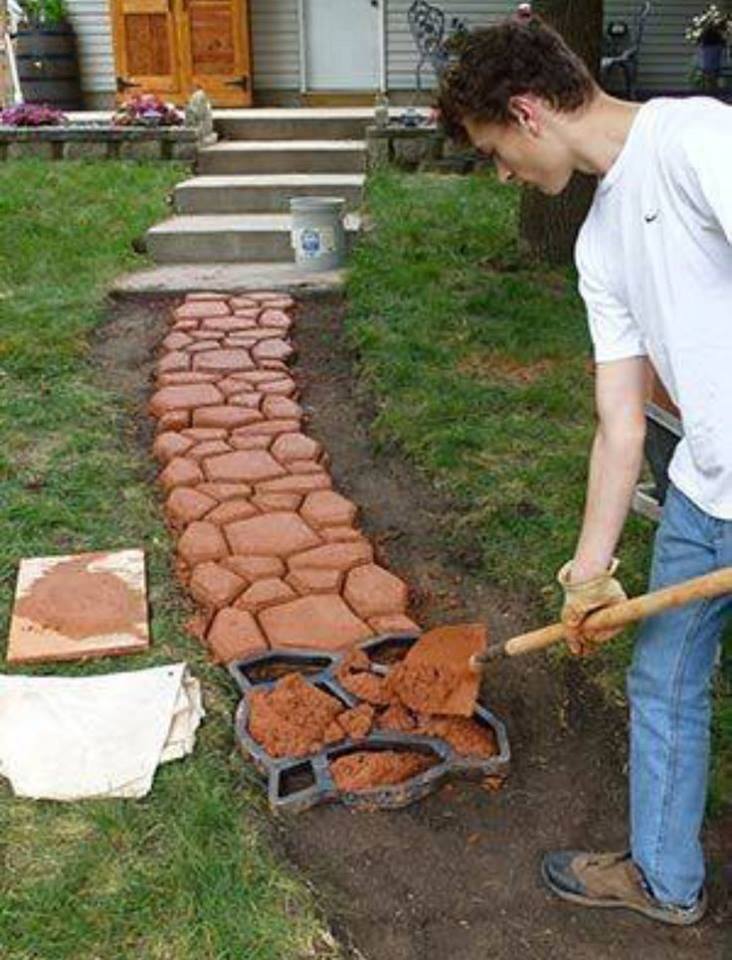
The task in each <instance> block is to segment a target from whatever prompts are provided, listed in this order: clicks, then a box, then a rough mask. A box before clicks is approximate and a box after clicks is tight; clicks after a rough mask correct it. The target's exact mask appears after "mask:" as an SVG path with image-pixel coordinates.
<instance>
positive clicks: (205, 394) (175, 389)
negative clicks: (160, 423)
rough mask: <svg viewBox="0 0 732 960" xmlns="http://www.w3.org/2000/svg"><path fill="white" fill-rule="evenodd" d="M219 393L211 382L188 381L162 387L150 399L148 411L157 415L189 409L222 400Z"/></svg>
mask: <svg viewBox="0 0 732 960" xmlns="http://www.w3.org/2000/svg"><path fill="white" fill-rule="evenodd" d="M223 399H224V398H223V397H222V395H221V393H220V392H219V391H218V390H217V389H216V387H215V386H214V385H213V384H212V383H190V384H180V385H178V386H169V387H163V388H162V389H161V390H158V392H157V393H155V394H153V397H152V399H151V400H150V413H151V414H152V415H153V416H154V417H159V416H160V415H161V414H163V413H168V412H169V411H170V410H190V409H192V408H194V407H206V406H211V405H214V404H217V403H222V402H223Z"/></svg>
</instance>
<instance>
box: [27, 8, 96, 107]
mask: <svg viewBox="0 0 732 960" xmlns="http://www.w3.org/2000/svg"><path fill="white" fill-rule="evenodd" d="M19 6H20V8H21V10H22V14H23V16H22V20H21V22H20V25H19V27H18V31H17V33H16V37H15V56H16V60H17V63H18V76H19V79H20V86H21V90H22V93H23V99H24V100H25V101H26V102H28V103H50V104H52V105H53V106H55V107H58V108H60V109H62V110H79V109H81V106H82V99H81V87H80V83H79V59H78V56H77V52H76V35H75V33H74V28H73V26H72V25H71V22H70V21H69V18H68V11H67V8H66V3H65V0H20V2H19Z"/></svg>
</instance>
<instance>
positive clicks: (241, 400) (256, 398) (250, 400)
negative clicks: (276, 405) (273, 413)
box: [228, 391, 268, 417]
mask: <svg viewBox="0 0 732 960" xmlns="http://www.w3.org/2000/svg"><path fill="white" fill-rule="evenodd" d="M228 399H229V403H233V404H234V405H235V406H237V407H247V408H248V409H249V410H258V409H259V406H260V404H261V402H262V394H261V393H255V392H254V391H252V392H251V393H233V394H232V395H231V396H230V397H229V398H228ZM262 415H263V416H265V417H266V416H268V414H265V413H263V414H262Z"/></svg>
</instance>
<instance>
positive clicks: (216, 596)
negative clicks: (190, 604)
mask: <svg viewBox="0 0 732 960" xmlns="http://www.w3.org/2000/svg"><path fill="white" fill-rule="evenodd" d="M245 588H246V581H245V580H242V578H241V577H238V576H237V575H236V574H235V573H232V572H231V571H230V570H227V569H226V568H225V567H222V566H219V564H218V563H211V562H209V563H200V564H199V565H198V566H197V567H196V569H195V570H194V571H193V575H192V576H191V582H190V584H189V585H188V589H189V590H190V591H191V594H192V595H193V598H194V600H197V601H198V602H199V603H200V604H201V605H202V606H203V607H213V608H214V609H217V610H218V609H219V608H220V607H226V606H228V604H230V603H232V601H234V600H235V599H236V598H237V597H238V596H239V594H240V593H241V592H242V590H244V589H245Z"/></svg>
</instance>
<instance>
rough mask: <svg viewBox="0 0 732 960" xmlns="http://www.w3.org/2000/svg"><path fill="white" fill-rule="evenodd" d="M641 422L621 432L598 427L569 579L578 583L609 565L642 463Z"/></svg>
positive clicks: (643, 434) (597, 573)
mask: <svg viewBox="0 0 732 960" xmlns="http://www.w3.org/2000/svg"><path fill="white" fill-rule="evenodd" d="M644 436H645V430H644V424H640V423H639V424H636V425H635V426H634V427H632V428H629V429H624V430H622V431H620V430H617V429H615V430H614V431H613V430H608V429H603V427H602V425H601V426H600V427H599V428H598V430H597V433H596V435H595V442H594V444H593V447H592V456H591V458H590V476H589V481H588V485H587V503H586V506H585V516H584V522H583V524H582V532H581V534H580V538H579V542H578V544H577V551H576V553H575V557H574V561H573V563H572V574H571V579H572V581H573V582H575V583H582V582H584V581H586V580H590V579H592V578H593V577H596V576H599V575H600V574H602V573H605V571H606V570H607V569H608V567H609V566H610V563H611V561H612V558H613V555H614V553H615V547H616V546H617V543H618V540H619V539H620V534H621V532H622V529H623V525H624V524H625V520H626V517H627V515H628V511H629V509H630V503H631V500H632V497H633V490H634V488H635V484H636V482H637V480H638V476H639V474H640V470H641V465H642V462H643V440H644Z"/></svg>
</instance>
